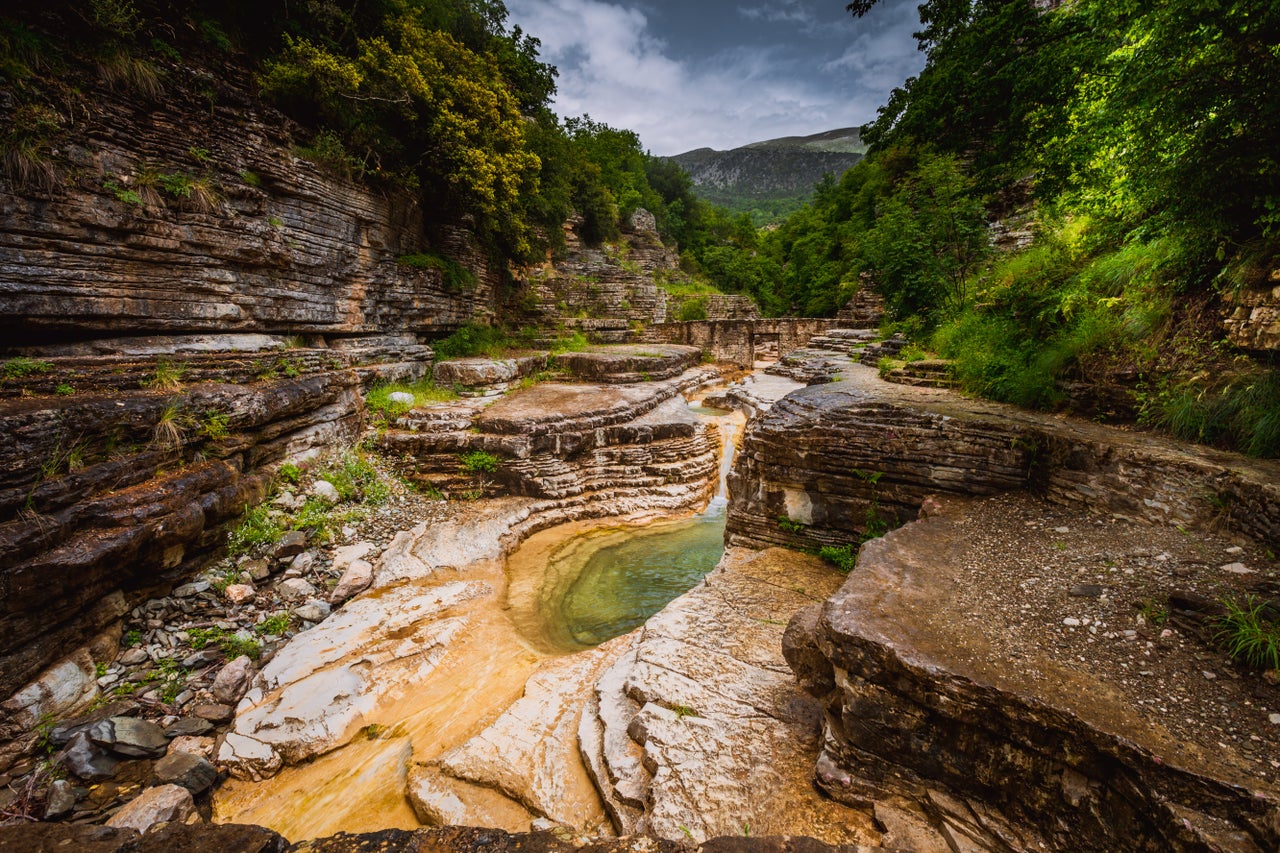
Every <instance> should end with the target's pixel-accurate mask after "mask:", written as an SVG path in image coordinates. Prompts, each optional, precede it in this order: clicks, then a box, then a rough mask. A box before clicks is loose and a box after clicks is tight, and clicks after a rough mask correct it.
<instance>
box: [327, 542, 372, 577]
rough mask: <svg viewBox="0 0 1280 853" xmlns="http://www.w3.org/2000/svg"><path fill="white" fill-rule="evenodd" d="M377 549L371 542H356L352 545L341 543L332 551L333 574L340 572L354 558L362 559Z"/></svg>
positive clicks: (345, 568) (354, 559) (343, 570)
mask: <svg viewBox="0 0 1280 853" xmlns="http://www.w3.org/2000/svg"><path fill="white" fill-rule="evenodd" d="M377 550H378V546H377V545H374V544H373V543H372V542H357V543H355V544H354V545H343V546H342V547H341V548H338V549H337V550H335V551H334V552H333V571H334V574H342V573H343V572H345V571H346V570H347V568H348V567H349V566H350V565H351V564H352V563H354V562H355V561H356V560H363V559H364V558H365V557H368V556H369V555H370V554H371V553H374V552H375V551H377Z"/></svg>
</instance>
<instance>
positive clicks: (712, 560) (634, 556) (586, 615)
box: [559, 504, 725, 646]
mask: <svg viewBox="0 0 1280 853" xmlns="http://www.w3.org/2000/svg"><path fill="white" fill-rule="evenodd" d="M724 523H725V512H724V507H723V504H721V505H720V507H719V511H718V512H711V511H708V512H707V513H705V514H703V515H700V516H698V517H696V518H692V519H689V520H687V521H677V522H668V523H663V524H655V525H652V526H650V527H646V528H643V529H640V530H633V531H626V532H623V531H615V532H614V533H615V536H612V537H602V541H597V542H595V543H593V544H595V545H596V546H598V547H593V548H590V549H587V550H589V554H582V553H581V552H579V554H578V555H577V556H578V557H579V558H580V559H581V558H582V557H584V556H585V560H584V562H583V563H582V567H581V569H580V570H578V571H577V575H576V577H574V579H573V581H572V582H571V583H570V584H569V586H568V588H567V589H566V590H565V593H564V597H563V598H562V599H561V600H560V605H559V607H560V621H561V624H562V625H563V626H564V629H565V630H566V631H567V632H568V635H569V636H570V637H571V638H572V639H573V642H574V643H576V644H578V645H582V646H595V645H598V644H600V643H603V642H604V641H605V640H609V639H612V638H614V637H618V636H621V635H623V634H625V633H627V632H628V631H631V630H632V629H634V628H637V627H639V626H640V625H642V624H644V622H645V620H646V619H648V618H649V617H650V616H652V615H653V614H655V613H657V612H658V611H659V610H661V609H662V608H663V607H665V606H666V605H667V602H669V601H671V600H672V599H674V598H677V597H679V596H681V595H683V594H684V593H686V592H688V591H689V590H690V589H692V588H693V587H695V586H697V584H698V581H700V580H702V577H703V576H704V575H705V574H706V573H707V572H709V571H711V570H712V569H713V568H715V565H716V563H718V562H720V557H721V556H722V555H723V554H724ZM611 540H612V541H611ZM567 556H568V557H569V559H573V555H567Z"/></svg>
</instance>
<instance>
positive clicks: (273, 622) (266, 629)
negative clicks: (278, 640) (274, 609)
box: [253, 612, 293, 637]
mask: <svg viewBox="0 0 1280 853" xmlns="http://www.w3.org/2000/svg"><path fill="white" fill-rule="evenodd" d="M292 621H293V615H292V614H290V613H285V612H281V613H277V614H275V615H274V616H268V617H267V618H266V619H263V620H262V621H261V622H259V623H258V624H257V625H254V626H253V633H255V634H257V635H258V636H259V637H262V636H267V635H270V636H274V637H283V636H284V634H285V632H286V631H288V630H289V624H290V623H291V622H292Z"/></svg>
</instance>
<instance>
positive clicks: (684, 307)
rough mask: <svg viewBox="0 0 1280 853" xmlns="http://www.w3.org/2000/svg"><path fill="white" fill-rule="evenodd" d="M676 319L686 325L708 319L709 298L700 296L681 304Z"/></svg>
mask: <svg viewBox="0 0 1280 853" xmlns="http://www.w3.org/2000/svg"><path fill="white" fill-rule="evenodd" d="M676 319H677V320H680V321H681V322H686V323H687V322H692V321H696V320H705V319H707V297H705V296H698V297H694V298H693V299H686V300H685V301H684V302H682V303H680V310H679V312H678V313H677V314H676Z"/></svg>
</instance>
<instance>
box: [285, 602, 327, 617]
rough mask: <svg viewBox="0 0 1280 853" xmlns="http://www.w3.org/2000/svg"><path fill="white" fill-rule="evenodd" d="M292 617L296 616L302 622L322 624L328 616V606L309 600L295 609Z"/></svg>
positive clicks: (325, 603) (324, 603)
mask: <svg viewBox="0 0 1280 853" xmlns="http://www.w3.org/2000/svg"><path fill="white" fill-rule="evenodd" d="M293 615H294V616H297V617H298V618H299V619H301V620H303V621H304V622H323V621H324V620H325V618H326V617H328V615H329V604H328V602H325V601H320V600H319V599H315V598H313V599H311V600H310V601H308V602H307V603H306V604H304V605H302V606H301V607H299V608H297V609H295V610H294V611H293Z"/></svg>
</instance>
